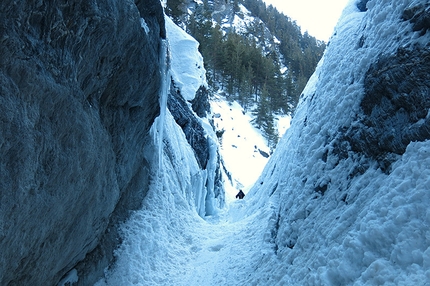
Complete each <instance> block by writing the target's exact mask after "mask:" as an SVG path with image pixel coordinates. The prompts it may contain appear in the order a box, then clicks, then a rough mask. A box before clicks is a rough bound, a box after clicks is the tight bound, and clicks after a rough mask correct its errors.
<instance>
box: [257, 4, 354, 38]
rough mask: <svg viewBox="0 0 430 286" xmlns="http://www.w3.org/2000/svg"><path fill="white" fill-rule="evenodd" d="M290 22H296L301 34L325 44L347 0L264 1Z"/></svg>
mask: <svg viewBox="0 0 430 286" xmlns="http://www.w3.org/2000/svg"><path fill="white" fill-rule="evenodd" d="M264 2H265V3H266V4H267V5H270V4H272V5H273V6H275V7H276V8H277V9H278V11H280V12H283V13H284V14H285V15H287V16H288V17H290V18H291V19H292V20H295V21H297V24H298V25H299V26H300V27H301V29H302V33H304V32H305V31H308V33H309V34H310V35H311V36H314V37H315V38H317V39H319V40H323V41H325V42H327V41H328V39H329V38H330V36H331V34H332V32H333V28H334V26H335V25H336V23H337V20H338V19H339V17H340V14H341V13H342V10H343V8H345V5H346V3H347V2H348V0H264Z"/></svg>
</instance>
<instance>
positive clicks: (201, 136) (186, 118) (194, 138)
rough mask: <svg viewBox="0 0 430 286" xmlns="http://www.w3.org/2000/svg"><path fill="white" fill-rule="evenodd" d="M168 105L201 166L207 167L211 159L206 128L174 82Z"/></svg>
mask: <svg viewBox="0 0 430 286" xmlns="http://www.w3.org/2000/svg"><path fill="white" fill-rule="evenodd" d="M167 107H168V108H169V110H170V113H172V116H173V118H174V119H175V121H176V123H177V124H178V125H179V126H181V128H182V130H183V131H184V134H185V137H186V138H187V141H188V143H189V144H190V146H191V147H192V148H193V150H194V154H195V156H196V158H197V162H199V165H200V168H202V169H206V165H207V163H208V160H209V146H208V142H207V139H206V134H205V130H204V129H203V127H202V126H201V125H200V122H199V121H198V120H197V118H196V117H195V116H194V114H193V113H192V112H191V110H190V108H189V107H188V104H187V102H186V101H185V99H184V98H183V97H182V96H181V94H180V93H179V91H177V90H176V88H175V87H174V85H173V84H172V86H171V88H170V94H169V97H168V99H167Z"/></svg>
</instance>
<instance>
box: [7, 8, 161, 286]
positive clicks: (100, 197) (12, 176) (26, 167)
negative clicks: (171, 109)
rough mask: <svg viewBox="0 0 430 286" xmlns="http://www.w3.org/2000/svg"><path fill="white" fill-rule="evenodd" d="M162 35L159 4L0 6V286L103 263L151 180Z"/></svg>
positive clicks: (37, 281)
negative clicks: (149, 145) (149, 155)
mask: <svg viewBox="0 0 430 286" xmlns="http://www.w3.org/2000/svg"><path fill="white" fill-rule="evenodd" d="M140 18H144V20H145V23H146V24H147V26H148V27H149V31H148V33H145V31H144V29H143V28H142V27H141V22H140V21H141V20H140ZM162 37H165V31H164V18H163V13H162V8H161V6H160V3H159V1H158V0H144V1H136V3H135V2H133V1H130V0H125V1H118V0H95V1H87V0H81V1H80V0H77V1H52V0H37V1H36V0H27V1H12V0H4V1H1V3H0V55H1V56H0V109H1V111H2V112H1V113H0V122H1V124H0V134H1V135H0V194H1V196H0V249H2V251H1V254H0V284H1V285H53V284H56V283H57V282H58V281H59V280H60V279H61V277H62V276H63V275H64V274H65V273H67V272H68V271H69V270H71V269H73V268H74V267H75V266H76V264H77V263H78V262H79V261H82V260H83V259H85V260H83V262H81V264H80V265H78V266H77V269H78V271H79V275H80V281H79V283H80V284H83V285H84V284H86V285H88V284H91V283H92V282H94V281H95V279H97V276H98V274H97V273H101V271H102V270H103V269H104V268H105V267H106V266H107V265H108V263H109V260H111V259H112V257H113V255H112V250H113V249H114V248H115V247H116V245H117V243H118V242H117V241H115V238H117V234H116V230H115V229H116V228H115V225H116V224H117V223H118V222H120V221H122V220H123V219H125V218H126V217H127V215H128V212H129V210H132V209H136V208H138V207H139V205H140V202H141V199H142V198H143V197H144V195H145V193H146V190H147V186H148V181H149V180H150V176H149V175H150V174H149V164H148V162H147V161H146V159H145V157H144V150H145V148H146V147H145V142H146V140H147V133H148V130H149V128H150V126H151V124H152V122H153V120H154V118H155V117H156V116H157V115H158V113H159V105H158V94H159V86H160V72H159V70H160V69H159V62H158V61H159V51H160V39H161V38H162ZM91 251H92V253H90V252H91ZM87 254H88V255H87ZM85 257H86V258H85ZM81 278H82V279H81Z"/></svg>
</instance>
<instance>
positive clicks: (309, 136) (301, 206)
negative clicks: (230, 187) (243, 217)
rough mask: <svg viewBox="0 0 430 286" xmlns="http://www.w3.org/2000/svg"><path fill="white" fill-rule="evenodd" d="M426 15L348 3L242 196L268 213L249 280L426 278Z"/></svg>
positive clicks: (396, 5) (429, 149) (395, 5)
mask: <svg viewBox="0 0 430 286" xmlns="http://www.w3.org/2000/svg"><path fill="white" fill-rule="evenodd" d="M429 17H430V15H429V3H428V1H406V0H404V1H397V0H396V1H386V0H372V1H356V0H351V1H350V2H349V4H348V5H347V7H346V9H345V10H344V12H343V15H342V17H341V19H340V21H339V23H338V25H337V27H336V32H335V34H334V35H333V36H332V38H331V40H330V44H329V47H328V49H327V51H326V53H325V55H324V57H323V59H322V61H321V62H320V64H319V66H318V67H317V70H316V72H315V73H314V75H313V76H312V77H311V79H310V81H309V82H308V84H307V86H306V88H305V90H304V92H303V96H302V98H301V100H300V103H299V106H298V108H297V111H296V113H295V116H294V119H293V122H292V125H291V128H290V129H289V130H288V131H287V132H286V135H285V136H284V137H283V138H282V140H281V142H280V143H279V144H278V147H277V149H276V150H275V153H274V154H273V156H272V158H271V159H270V160H269V162H268V164H267V165H266V168H265V170H264V171H263V174H262V175H261V177H260V178H259V182H261V184H256V185H255V186H254V187H253V188H252V189H251V191H250V195H249V196H248V197H249V198H250V202H249V205H250V206H252V207H251V208H250V209H249V213H252V212H254V211H255V210H256V209H260V208H262V207H263V206H264V205H266V206H267V209H268V210H269V211H271V212H273V216H272V219H271V222H269V225H268V230H267V232H268V234H270V235H271V237H272V243H273V247H274V252H273V256H272V259H271V260H270V261H272V262H270V263H267V264H265V265H264V266H262V267H260V268H259V269H257V270H256V271H257V273H256V274H255V277H256V281H258V282H260V283H262V280H261V278H260V277H264V275H263V273H265V272H269V271H270V272H271V273H272V275H271V277H270V281H271V283H270V284H271V285H275V284H276V285H277V284H279V283H280V281H281V280H280V279H279V277H287V278H289V279H292V280H291V281H293V284H294V285H303V284H311V285H351V284H354V285H357V284H358V285H363V284H365V285H382V284H388V285H391V284H393V285H394V284H395V285H427V284H426V283H427V282H428V281H430V271H429V269H430V268H429V267H430V264H429V262H430V239H429V238H430V236H429V234H430V219H429V218H430V211H429V210H430V188H429V186H430V177H429V172H430V141H429V139H430V132H429V131H428V130H429V128H430V125H429V114H430V113H429V110H430V81H429V77H428V70H429V68H430V67H429V61H428V55H429V51H430V50H429V49H430V47H429V44H428V43H429V40H430V33H429V31H428V30H429V29H430V26H429V25H428V21H426V20H425V19H429ZM273 206H275V207H273ZM276 277H278V278H276ZM426 281H427V282H426ZM265 283H267V281H266V280H265ZM257 284H258V283H257Z"/></svg>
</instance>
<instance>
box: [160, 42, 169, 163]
mask: <svg viewBox="0 0 430 286" xmlns="http://www.w3.org/2000/svg"><path fill="white" fill-rule="evenodd" d="M159 61H160V64H161V67H160V73H161V89H160V116H159V120H158V124H159V125H158V131H159V137H158V159H159V168H160V170H161V168H162V165H163V160H162V158H163V157H162V156H163V136H164V124H165V120H166V109H167V96H168V94H169V92H170V56H169V42H168V41H167V39H166V40H162V41H161V51H160V59H159Z"/></svg>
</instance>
